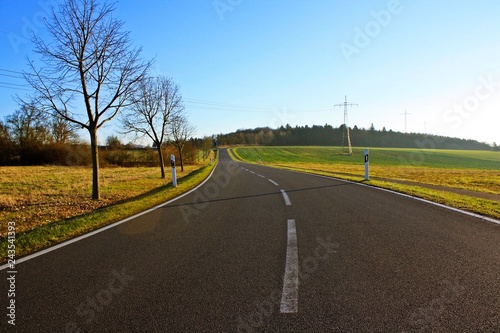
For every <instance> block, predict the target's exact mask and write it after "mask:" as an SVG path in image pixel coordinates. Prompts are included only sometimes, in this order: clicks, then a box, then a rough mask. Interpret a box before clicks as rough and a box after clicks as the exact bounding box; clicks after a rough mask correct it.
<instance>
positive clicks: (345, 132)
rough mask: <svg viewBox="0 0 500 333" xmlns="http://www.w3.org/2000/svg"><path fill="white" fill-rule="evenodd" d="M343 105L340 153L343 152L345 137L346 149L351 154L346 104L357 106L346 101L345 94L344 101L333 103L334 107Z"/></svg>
mask: <svg viewBox="0 0 500 333" xmlns="http://www.w3.org/2000/svg"><path fill="white" fill-rule="evenodd" d="M342 106H343V107H344V129H343V130H342V148H341V150H340V154H341V155H343V154H344V147H345V146H346V142H345V140H346V139H347V149H348V153H349V154H348V155H352V146H351V135H350V134H349V126H348V125H347V107H348V106H358V104H354V103H347V96H345V101H344V103H342V104H335V107H342Z"/></svg>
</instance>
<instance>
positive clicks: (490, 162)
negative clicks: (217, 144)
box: [231, 146, 500, 218]
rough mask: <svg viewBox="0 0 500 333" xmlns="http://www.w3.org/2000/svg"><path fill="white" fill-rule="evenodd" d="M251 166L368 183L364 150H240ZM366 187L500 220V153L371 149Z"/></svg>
mask: <svg viewBox="0 0 500 333" xmlns="http://www.w3.org/2000/svg"><path fill="white" fill-rule="evenodd" d="M231 151H232V153H233V155H234V156H235V157H236V158H237V159H241V160H243V161H246V162H251V163H257V162H258V161H259V158H260V159H261V161H262V164H264V165H269V166H276V167H281V168H287V169H293V170H298V171H302V172H310V173H316V174H323V175H328V176H332V177H336V178H342V179H348V180H351V181H358V182H361V181H364V153H363V152H364V149H359V148H354V149H353V155H352V156H348V155H341V154H340V147H260V146H259V147H238V148H233V149H232V150H231ZM369 157H370V180H369V181H368V182H366V183H368V184H371V185H373V186H378V187H384V188H388V189H392V190H395V191H399V192H403V193H407V194H410V195H414V196H418V197H421V198H425V199H429V200H432V201H436V202H439V203H443V204H447V205H450V206H452V207H456V208H460V209H465V210H469V211H471V212H475V213H479V214H483V215H486V216H490V217H495V218H500V205H499V201H500V153H499V152H493V151H460V150H438V149H398V148H371V149H370V155H369Z"/></svg>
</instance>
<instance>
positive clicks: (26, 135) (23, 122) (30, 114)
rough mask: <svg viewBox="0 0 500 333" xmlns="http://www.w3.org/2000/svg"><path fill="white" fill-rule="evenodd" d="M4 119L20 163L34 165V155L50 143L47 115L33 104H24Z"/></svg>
mask: <svg viewBox="0 0 500 333" xmlns="http://www.w3.org/2000/svg"><path fill="white" fill-rule="evenodd" d="M5 119H6V122H7V127H8V129H9V131H10V135H11V137H12V139H13V141H14V143H15V147H16V150H17V152H18V154H19V156H20V158H21V162H22V163H26V164H31V163H35V162H36V161H35V160H36V157H35V155H37V154H38V152H39V151H40V150H41V149H42V146H43V145H45V144H48V143H50V142H51V141H52V136H51V133H50V128H49V125H50V124H49V119H48V117H47V115H46V114H45V113H43V112H42V111H41V110H40V109H39V108H37V107H36V105H35V104H34V103H26V104H23V105H21V107H20V109H18V110H16V111H15V112H14V113H13V114H11V115H9V116H7V117H6V118H5Z"/></svg>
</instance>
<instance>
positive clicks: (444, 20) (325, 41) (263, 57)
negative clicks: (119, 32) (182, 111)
mask: <svg viewBox="0 0 500 333" xmlns="http://www.w3.org/2000/svg"><path fill="white" fill-rule="evenodd" d="M46 2H52V1H51V0H42V1H38V0H23V1H18V0H0V8H1V17H0V33H1V36H2V38H1V45H0V69H1V70H0V82H1V83H0V118H3V117H4V116H5V115H7V114H10V113H12V112H13V111H14V110H15V109H16V107H17V106H16V104H15V103H14V102H13V101H12V98H11V96H12V95H14V94H16V93H18V94H20V95H22V94H24V93H27V91H25V90H20V89H25V88H23V85H24V84H25V83H24V82H23V81H22V80H20V79H18V78H16V76H17V74H16V73H15V72H21V71H22V70H23V69H26V65H25V63H26V61H25V58H26V56H28V55H29V56H30V57H35V56H36V55H34V54H33V52H32V45H31V43H29V42H28V41H27V40H24V39H23V38H25V33H26V32H27V31H29V29H34V30H35V33H37V34H41V35H42V36H43V34H44V33H45V29H44V27H43V26H42V25H41V24H40V21H41V20H40V18H41V17H42V16H43V12H44V6H43V5H41V4H42V3H46ZM115 15H116V16H117V17H118V18H120V19H122V20H123V21H124V22H125V28H126V30H129V31H130V32H131V36H132V38H133V40H134V43H135V45H137V46H142V47H143V57H144V58H146V59H148V58H152V57H156V61H155V65H154V66H153V70H152V72H153V74H166V75H169V76H171V77H173V78H174V80H175V81H176V82H177V83H178V84H179V85H180V87H181V91H182V93H183V96H184V100H185V105H186V109H187V110H188V111H189V114H190V117H189V119H190V121H191V122H192V123H193V124H194V125H196V126H197V128H198V133H197V134H198V135H199V136H203V135H211V134H217V133H228V132H231V131H235V130H237V129H240V128H254V127H257V126H270V127H278V126H280V125H285V124H286V123H289V124H291V125H292V126H295V125H306V124H307V125H313V124H318V125H324V124H325V123H328V124H331V125H333V126H339V125H341V124H342V122H343V109H342V108H334V105H335V104H338V103H343V102H344V96H345V95H347V97H348V100H349V102H352V103H357V104H358V107H354V108H352V109H349V125H350V126H354V125H357V126H358V127H365V128H368V127H369V126H370V124H371V123H373V124H374V126H375V128H376V129H381V128H382V127H383V126H385V127H386V128H387V129H388V130H389V129H393V130H395V131H404V126H405V117H404V116H403V115H402V113H404V112H405V110H407V112H408V113H409V115H408V116H407V124H408V125H407V130H408V132H424V131H425V132H428V133H433V134H443V135H447V136H453V137H460V138H466V139H477V140H479V141H485V142H488V143H492V142H496V143H497V144H500V131H499V130H498V129H497V128H498V124H499V123H500V116H499V111H500V40H499V37H498V36H500V21H499V20H498V17H499V15H500V2H499V1H497V0H481V1H474V2H473V1H462V0H443V1H426V0H424V1H416V0H401V1H387V0H381V1H378V0H373V1H348V0H343V1H334V0H315V1H305V0H301V1H299V0H286V1H285V0H276V1H268V0H239V1H238V0H215V1H214V0H206V1H202V0H197V1H185V0H155V1H149V0H148V1H146V0H121V1H119V2H118V3H117V9H116V12H115ZM13 41H14V42H13ZM6 70H7V71H6ZM8 71H12V72H8ZM18 85H19V86H18ZM115 125H116V122H115V124H114V125H111V126H109V127H108V128H105V129H104V131H103V132H102V133H101V135H100V140H101V141H102V142H104V140H105V137H106V136H107V135H109V134H110V133H111V134H112V133H113V126H115ZM125 141H126V140H125ZM353 141H354V142H355V138H353Z"/></svg>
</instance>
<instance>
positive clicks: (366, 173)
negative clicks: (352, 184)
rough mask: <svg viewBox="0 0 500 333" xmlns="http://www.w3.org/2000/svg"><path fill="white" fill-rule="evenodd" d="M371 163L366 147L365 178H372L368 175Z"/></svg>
mask: <svg viewBox="0 0 500 333" xmlns="http://www.w3.org/2000/svg"><path fill="white" fill-rule="evenodd" d="M369 166H370V163H369V162H368V149H365V180H370V176H369V175H368V168H369Z"/></svg>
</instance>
